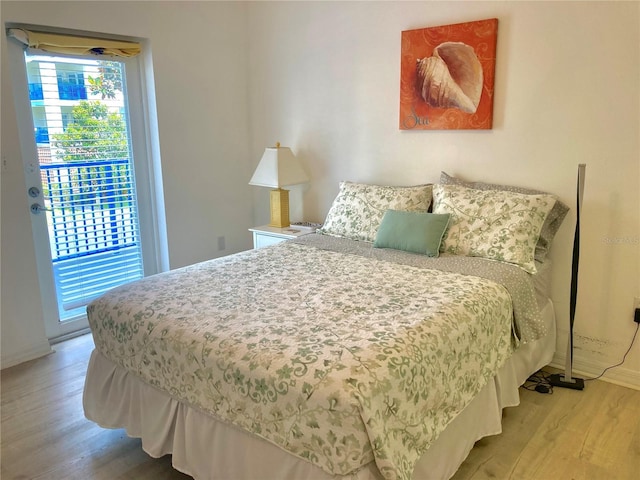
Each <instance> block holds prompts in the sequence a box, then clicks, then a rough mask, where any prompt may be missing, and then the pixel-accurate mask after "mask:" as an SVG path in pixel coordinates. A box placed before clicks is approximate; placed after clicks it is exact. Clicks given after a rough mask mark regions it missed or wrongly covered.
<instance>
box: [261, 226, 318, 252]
mask: <svg viewBox="0 0 640 480" xmlns="http://www.w3.org/2000/svg"><path fill="white" fill-rule="evenodd" d="M249 231H250V232H253V248H262V247H266V246H268V245H274V244H276V243H280V242H284V241H285V240H290V239H292V238H298V237H301V236H303V235H308V234H310V233H313V232H315V231H316V229H315V228H312V227H303V226H301V225H290V226H288V227H285V228H277V227H270V226H269V225H263V226H261V227H254V228H250V229H249Z"/></svg>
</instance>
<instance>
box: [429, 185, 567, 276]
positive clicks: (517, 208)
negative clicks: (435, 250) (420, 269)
mask: <svg viewBox="0 0 640 480" xmlns="http://www.w3.org/2000/svg"><path fill="white" fill-rule="evenodd" d="M555 201H556V200H555V198H554V197H553V196H552V195H525V194H522V193H515V192H509V191H505V190H476V189H473V188H467V187H464V186H461V185H434V187H433V212H434V213H450V214H451V220H450V222H449V228H448V230H447V233H446V234H445V236H444V239H443V240H442V245H441V246H440V250H441V251H443V252H446V253H451V254H453V255H466V256H470V257H484V258H489V259H491V260H498V261H501V262H506V263H513V264H515V265H518V266H519V267H521V268H522V269H523V270H525V271H527V272H529V273H535V272H536V266H535V262H534V255H535V249H536V243H537V241H538V237H539V236H540V230H541V229H542V225H543V224H544V221H545V220H546V218H547V216H548V215H549V212H550V211H551V209H552V208H553V205H554V203H555Z"/></svg>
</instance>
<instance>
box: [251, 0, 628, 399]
mask: <svg viewBox="0 0 640 480" xmlns="http://www.w3.org/2000/svg"><path fill="white" fill-rule="evenodd" d="M639 5H640V4H638V3H637V2H604V3H596V2H593V3H592V2H584V3H581V2H282V3H277V4H274V3H262V2H257V3H255V4H253V5H252V6H251V8H250V9H249V17H250V20H249V29H248V31H249V35H250V37H249V39H250V41H249V46H250V72H249V79H250V93H251V97H250V107H251V122H252V127H253V128H252V136H251V139H252V147H253V148H252V152H253V157H254V158H256V159H257V158H258V157H257V154H258V153H257V152H259V150H260V149H261V148H262V147H263V146H264V145H267V144H270V143H273V142H274V141H276V140H279V141H280V142H282V143H283V144H286V145H289V146H291V147H292V148H293V150H294V152H296V153H297V154H298V155H299V156H300V158H301V159H302V160H303V161H304V162H305V163H306V167H307V169H308V170H309V172H310V174H311V178H312V182H311V185H310V186H309V187H308V190H307V191H306V192H305V194H304V216H305V217H306V219H308V220H317V221H321V220H322V219H323V218H324V215H325V214H326V212H327V210H328V208H329V206H330V204H331V201H332V199H333V197H334V196H335V194H336V192H337V187H338V182H339V181H340V180H354V181H364V182H379V183H388V184H413V183H420V182H437V181H438V178H439V174H440V171H441V170H445V171H447V172H448V173H450V174H454V175H459V176H462V177H464V178H466V179H470V180H484V181H489V182H499V183H507V184H513V185H519V186H525V187H532V188H538V189H542V190H546V191H549V192H552V193H555V194H557V195H558V196H559V197H560V198H561V199H562V200H563V201H564V202H565V203H567V204H568V205H570V206H572V207H573V206H574V205H575V190H576V175H577V166H578V164H579V163H586V164H587V172H586V189H585V200H584V208H583V222H582V223H583V229H582V233H583V240H582V255H581V260H582V261H581V267H580V283H579V305H578V311H577V317H576V325H575V332H576V336H575V356H574V359H575V367H576V371H579V370H581V371H586V372H588V373H590V374H594V373H599V371H600V370H601V369H602V368H604V367H605V366H608V365H611V364H615V363H618V362H619V361H620V360H621V359H622V355H623V353H624V352H625V350H626V349H627V347H628V346H629V344H630V341H631V337H632V335H633V331H634V328H635V324H634V323H633V321H632V312H633V300H634V296H640V270H639V265H640V255H639V246H640V245H639V242H640V197H639V196H638V190H639V180H640V161H639V152H640V148H639V132H640V121H639V113H640V97H639V91H640V58H639V57H640V36H639V23H640V22H639V20H640V14H639ZM494 17H495V18H498V19H499V26H498V49H497V65H496V82H495V101H494V127H493V129H492V130H491V131H416V132H412V131H400V130H399V129H398V110H399V104H398V102H399V77H400V74H399V67H400V55H399V54H400V32H401V31H402V30H408V29H415V28H424V27H428V26H437V25H447V24H451V23H459V22H464V21H472V20H480V19H485V18H494ZM262 205H264V202H262ZM257 212H258V213H257V214H258V215H260V216H261V218H265V216H266V215H267V213H266V207H264V206H263V207H262V210H257ZM574 212H575V209H574V210H572V212H571V213H570V215H569V216H568V218H567V219H566V220H565V223H564V225H563V227H562V229H561V231H560V232H559V234H558V236H557V237H556V242H555V245H554V247H553V251H552V259H553V261H554V263H555V272H554V276H553V300H554V302H555V305H556V309H557V314H558V320H559V322H560V325H561V327H560V337H559V340H558V355H557V357H556V361H558V362H559V363H560V364H562V358H563V356H564V352H565V346H566V330H567V325H568V315H569V313H568V311H569V307H568V303H569V284H570V268H571V248H572V242H573V228H574V225H575V214H574ZM637 343H640V341H639V342H637ZM639 351H640V348H639V347H638V345H636V346H635V347H634V350H633V352H632V353H631V354H630V355H629V357H628V359H627V362H626V363H625V365H624V366H623V367H622V368H618V369H615V370H612V371H610V373H609V374H607V376H608V378H610V379H613V380H615V381H619V382H622V383H625V384H634V385H635V386H637V387H640V355H639Z"/></svg>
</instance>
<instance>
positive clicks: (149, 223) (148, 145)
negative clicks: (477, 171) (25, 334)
mask: <svg viewBox="0 0 640 480" xmlns="http://www.w3.org/2000/svg"><path fill="white" fill-rule="evenodd" d="M7 49H8V55H9V65H10V69H11V74H12V84H13V96H14V102H15V108H16V121H17V125H18V135H19V141H20V149H21V153H22V159H23V164H24V170H25V182H26V185H25V189H24V198H25V199H26V200H25V208H26V209H29V208H30V206H31V205H32V204H34V203H39V204H40V205H44V201H43V197H42V184H41V182H42V181H41V177H40V168H39V162H38V153H37V147H36V142H35V138H34V135H33V128H34V127H33V125H34V123H33V119H32V113H31V104H30V100H29V88H28V80H27V70H26V64H25V59H24V47H23V46H22V45H20V44H19V43H18V42H16V41H13V40H12V39H7ZM43 55H48V54H46V53H43ZM52 56H53V55H52ZM60 56H62V55H60ZM115 60H117V61H120V62H123V63H125V77H126V85H125V90H126V92H125V93H126V98H127V103H128V107H127V113H128V116H129V129H130V135H131V149H132V155H133V159H134V165H133V166H134V178H135V183H136V194H137V201H138V218H139V223H140V225H139V228H140V237H141V244H142V255H143V266H144V274H145V276H147V275H152V274H154V273H157V272H160V271H164V270H166V269H168V255H167V250H168V249H167V238H166V227H165V222H164V202H163V200H162V182H161V172H160V163H159V161H160V159H159V146H158V143H159V142H158V138H157V121H156V119H155V116H153V117H151V115H153V114H154V113H155V99H154V98H153V97H149V96H145V95H144V94H143V81H144V62H143V58H141V57H134V58H129V59H122V58H118V59H115ZM151 93H153V92H151ZM149 150H151V151H153V152H154V153H155V158H153V159H152V158H151V157H150V156H149ZM30 187H37V188H38V189H39V191H40V194H39V195H38V196H37V197H35V198H34V197H31V196H29V194H28V190H29V188H30ZM29 215H30V217H31V228H32V234H33V241H34V245H35V256H36V265H37V268H38V282H39V285H40V295H41V299H40V301H41V302H42V311H43V319H44V324H45V330H46V334H47V337H48V338H49V339H50V340H58V339H63V338H66V337H69V336H72V335H74V334H75V333H77V332H82V331H85V330H86V329H87V328H88V326H89V324H88V322H87V318H86V315H81V316H79V317H77V318H74V319H71V320H68V321H65V322H60V321H59V315H58V305H57V299H56V289H55V283H54V276H53V268H52V258H51V250H50V246H49V231H48V227H47V219H46V215H45V214H44V213H40V214H33V213H29Z"/></svg>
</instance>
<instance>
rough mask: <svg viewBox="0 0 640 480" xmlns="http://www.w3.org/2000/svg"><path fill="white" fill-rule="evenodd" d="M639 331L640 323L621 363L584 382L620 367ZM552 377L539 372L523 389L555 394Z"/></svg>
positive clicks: (532, 376) (530, 378)
mask: <svg viewBox="0 0 640 480" xmlns="http://www.w3.org/2000/svg"><path fill="white" fill-rule="evenodd" d="M639 329H640V323H636V330H635V332H634V333H633V337H632V338H631V344H630V345H629V348H627V351H626V352H625V353H624V355H623V357H622V361H620V363H616V364H615V365H611V366H609V367H607V368H605V369H604V370H603V371H602V373H601V374H600V375H598V376H597V377H593V378H585V379H584V381H585V382H588V381H591V380H597V379H599V378H601V377H602V376H603V375H604V374H605V373H606V372H608V371H609V370H611V369H612V368H615V367H619V366H620V365H622V364H623V363H624V362H625V360H626V359H627V355H629V352H630V351H631V348H632V347H633V344H634V343H635V341H636V336H637V335H638V330H639ZM550 376H551V374H550V373H547V372H545V371H543V370H538V371H537V372H536V373H534V374H533V375H531V376H530V377H529V378H528V379H527V381H526V382H524V385H522V388H524V389H525V390H529V391H531V392H538V393H546V394H553V385H551V382H550V381H549V377H550Z"/></svg>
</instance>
